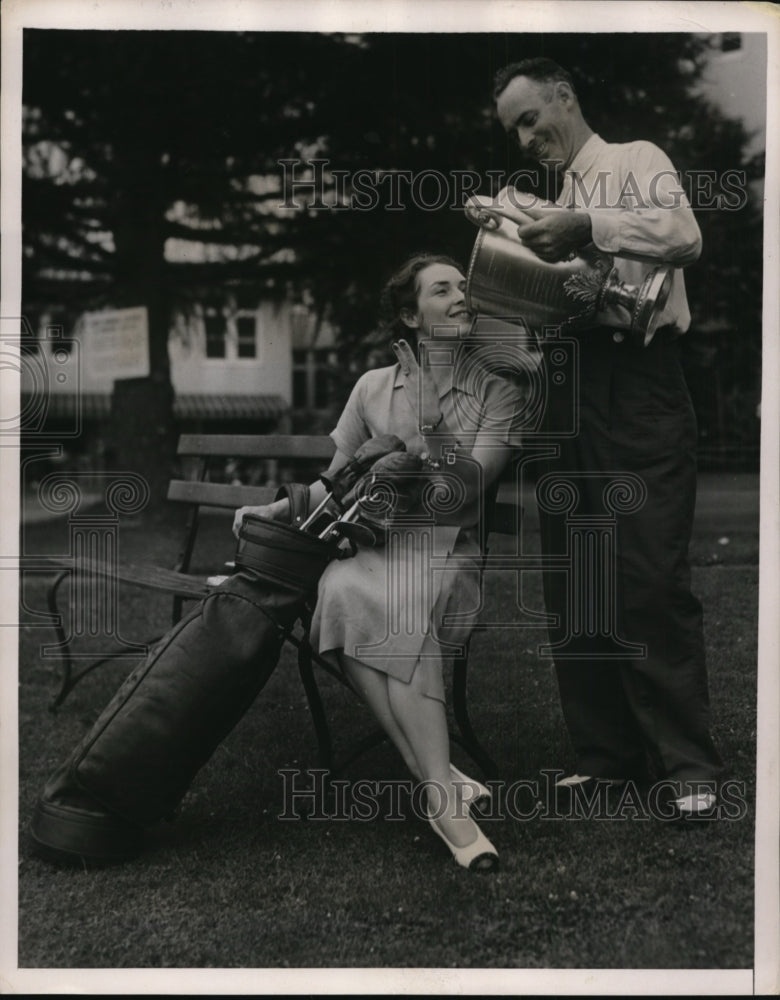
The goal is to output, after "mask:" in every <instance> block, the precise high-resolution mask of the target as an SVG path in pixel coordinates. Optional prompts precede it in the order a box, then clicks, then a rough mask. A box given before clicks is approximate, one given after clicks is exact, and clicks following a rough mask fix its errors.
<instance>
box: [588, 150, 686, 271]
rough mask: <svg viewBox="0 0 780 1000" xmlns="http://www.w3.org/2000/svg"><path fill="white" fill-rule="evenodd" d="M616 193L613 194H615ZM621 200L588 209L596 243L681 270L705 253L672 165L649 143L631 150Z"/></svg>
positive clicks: (621, 179) (622, 173) (622, 174)
mask: <svg viewBox="0 0 780 1000" xmlns="http://www.w3.org/2000/svg"><path fill="white" fill-rule="evenodd" d="M613 190H614V189H613ZM617 195H618V198H619V200H620V202H621V203H622V204H621V205H620V206H619V207H618V206H614V207H613V203H612V198H610V199H609V203H608V204H607V206H604V207H601V206H599V205H596V206H594V207H592V208H589V209H587V212H588V215H589V216H590V220H591V227H592V234H593V242H594V243H595V244H596V246H597V247H598V248H599V249H600V250H604V251H606V252H607V253H612V254H616V255H620V256H626V255H637V256H639V257H652V258H654V259H657V260H662V261H667V262H669V263H672V264H677V265H678V266H683V265H686V264H692V263H693V262H694V261H696V260H698V257H699V254H700V253H701V231H700V229H699V225H698V223H697V222H696V219H695V217H694V214H693V211H692V209H691V206H690V204H689V202H688V199H687V198H686V196H685V192H684V191H683V189H682V186H681V184H680V182H679V179H678V177H677V173H676V171H675V169H674V167H673V165H672V162H671V160H670V159H669V157H668V156H666V154H665V153H664V152H663V151H662V150H660V149H659V148H658V147H657V146H654V145H653V144H652V143H650V142H634V143H631V144H630V153H629V155H628V157H627V160H626V164H625V166H624V169H622V170H620V171H619V189H618V191H617Z"/></svg>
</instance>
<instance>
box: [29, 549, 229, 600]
mask: <svg viewBox="0 0 780 1000" xmlns="http://www.w3.org/2000/svg"><path fill="white" fill-rule="evenodd" d="M20 568H21V569H22V570H33V571H37V572H52V573H56V572H60V571H62V570H74V571H78V572H79V573H90V574H92V575H94V576H104V577H113V578H114V579H116V580H119V581H120V582H122V583H132V584H135V585H136V586H139V587H147V588H148V589H150V590H161V591H163V592H164V593H166V594H176V595H177V596H179V597H193V598H199V597H205V596H206V594H208V592H209V591H210V590H211V588H210V587H209V585H208V584H207V583H206V578H205V577H202V576H201V577H198V576H189V575H188V574H186V573H177V572H175V571H174V570H172V569H164V568H163V567H162V566H151V565H147V564H141V563H120V564H119V565H118V566H117V565H113V564H112V565H108V564H106V563H102V562H94V561H92V560H89V559H74V558H72V557H71V556H29V557H25V558H23V559H22V560H20Z"/></svg>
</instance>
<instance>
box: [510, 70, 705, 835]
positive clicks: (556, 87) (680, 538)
mask: <svg viewBox="0 0 780 1000" xmlns="http://www.w3.org/2000/svg"><path fill="white" fill-rule="evenodd" d="M494 98H495V100H496V107H497V112H498V117H499V119H500V121H501V124H502V125H503V126H504V128H505V129H506V131H507V132H508V133H510V134H511V135H512V136H514V137H516V139H517V141H518V143H519V145H520V148H521V149H522V150H523V151H524V153H526V154H527V155H529V156H531V157H532V158H533V159H535V160H536V161H537V162H538V163H540V164H542V165H543V166H545V167H547V168H551V169H553V170H556V171H560V172H561V173H563V178H562V185H561V189H560V193H559V195H558V197H557V199H556V201H557V204H558V205H559V206H561V208H558V209H555V208H554V209H548V210H546V211H532V213H531V214H532V217H533V219H534V221H529V222H528V223H527V224H522V225H520V226H519V227H518V233H519V235H520V238H521V239H522V241H523V243H524V244H525V245H526V246H528V247H529V248H530V249H531V250H533V251H534V252H535V253H536V254H537V255H538V256H539V257H541V258H542V259H544V260H547V261H557V260H563V259H565V258H566V257H568V255H569V254H570V253H572V252H579V251H580V249H581V248H583V247H585V246H587V245H589V244H594V245H595V247H597V248H598V249H599V250H602V251H605V252H607V253H609V254H614V255H615V258H616V259H615V265H616V267H617V268H618V273H619V276H620V277H621V279H623V280H624V281H626V282H628V283H630V284H634V283H638V282H641V280H642V278H644V277H645V276H646V274H647V273H648V271H649V269H650V268H651V267H654V266H657V264H658V263H659V262H661V261H664V262H667V263H672V264H675V265H677V266H678V269H676V270H675V271H674V272H673V279H672V286H671V291H670V294H669V297H668V300H667V302H666V305H665V306H664V308H663V311H662V313H661V317H660V320H659V323H658V328H657V330H656V333H655V335H654V337H653V338H652V340H651V341H650V343H649V344H648V345H647V346H643V345H641V344H638V343H636V342H634V341H633V340H632V339H631V338H629V337H628V336H627V335H626V334H624V333H623V332H622V331H621V330H620V329H618V328H619V327H621V326H622V327H623V328H626V329H627V328H628V326H629V319H630V318H629V316H628V313H627V312H626V311H623V310H622V307H614V308H612V309H611V310H610V313H605V314H600V317H599V318H600V319H603V320H604V322H605V325H603V326H600V327H597V328H595V329H591V330H586V331H583V332H582V333H581V334H579V335H578V340H579V343H578V348H579V352H578V353H579V368H578V385H579V399H578V403H577V404H576V405H577V413H576V416H577V426H578V432H577V433H576V434H575V435H574V436H572V437H568V438H566V437H565V436H562V438H561V443H560V445H559V454H558V455H557V456H556V457H555V458H554V459H550V460H548V461H546V463H545V464H544V467H543V469H542V475H541V476H540V480H539V486H540V488H541V485H542V482H543V481H544V482H546V483H547V484H548V485H550V486H551V488H552V487H554V486H555V484H556V483H557V484H558V485H561V484H564V486H565V488H566V489H568V491H569V492H568V494H567V495H568V496H570V498H571V503H570V506H569V507H568V508H567V510H566V511H563V512H562V511H561V510H560V509H559V507H556V505H555V504H550V503H547V504H545V503H543V502H542V500H543V498H542V497H541V496H540V497H539V499H540V503H539V508H540V523H541V531H542V545H543V552H544V553H545V555H562V554H566V553H567V552H569V547H570V544H571V535H570V534H569V533H568V530H569V528H568V524H567V518H568V516H569V515H570V514H572V512H574V513H576V516H577V518H578V519H579V523H587V522H588V520H589V519H590V521H591V523H592V524H594V525H597V524H599V523H601V524H603V523H605V522H604V518H605V515H607V516H608V517H611V518H612V523H613V524H614V535H613V538H614V550H613V549H609V546H608V547H607V549H606V550H603V551H596V552H591V553H590V554H588V553H585V555H584V556H582V558H584V559H585V562H587V561H588V560H589V559H590V561H591V563H592V562H593V561H594V560H596V561H598V560H599V559H600V560H602V562H603V567H602V571H601V575H599V571H598V567H597V568H596V571H594V569H593V566H590V567H586V572H584V573H583V574H582V576H581V577H580V578H578V579H572V576H573V574H571V573H568V574H567V573H562V572H560V571H554V570H548V571H546V572H545V580H544V586H545V602H546V604H547V610H548V613H550V614H551V615H553V616H554V617H555V618H556V620H557V624H556V625H554V626H553V627H552V628H551V635H550V638H551V645H552V649H553V657H554V659H555V664H556V672H557V676H558V686H559V691H560V696H561V705H562V709H563V714H564V718H565V721H566V725H567V727H568V730H569V734H570V736H571V739H572V743H573V745H574V749H575V753H576V758H577V772H578V773H577V774H575V775H571V776H570V777H567V778H564V779H562V780H561V781H560V782H559V783H558V786H559V788H561V789H571V788H574V787H575V786H577V785H584V784H586V783H587V784H593V783H594V782H595V781H597V780H607V781H610V782H622V781H625V780H626V779H639V780H642V779H643V778H644V776H645V762H646V753H649V755H650V757H651V759H652V760H653V763H654V765H655V769H656V770H657V771H658V773H659V775H660V776H662V777H664V778H665V779H669V781H670V782H671V785H670V787H672V788H673V789H674V792H673V796H674V801H675V807H676V809H677V810H678V811H679V813H680V814H682V815H690V814H701V813H703V812H707V811H710V810H712V809H713V807H714V805H715V802H716V790H717V779H718V777H719V775H720V774H721V772H722V765H721V761H720V759H719V756H718V753H717V751H716V749H715V746H714V744H713V741H712V738H711V736H710V727H709V704H708V692H707V675H706V666H705V660H704V640H703V633H702V614H701V605H700V604H699V602H698V601H697V600H696V598H695V597H694V596H693V595H692V594H691V591H690V570H689V567H688V561H687V554H688V544H689V541H690V537H691V530H692V524H693V512H694V505H695V498H696V467H695V446H696V421H695V417H694V413H693V409H692V406H691V401H690V396H689V394H688V390H687V387H686V385H685V381H684V378H683V375H682V371H681V367H680V362H679V357H678V343H677V342H678V338H679V336H680V335H681V334H683V333H685V331H686V330H687V329H688V326H689V324H690V312H689V310H688V303H687V299H686V295H685V284H684V280H683V275H682V271H681V270H679V267H680V266H684V265H686V264H690V263H692V262H693V261H695V260H696V259H697V258H698V256H699V253H700V251H701V234H700V232H699V227H698V225H697V223H696V220H695V218H694V216H693V212H692V211H691V208H690V206H689V205H688V203H687V201H686V199H685V196H684V194H683V192H682V190H681V189H680V184H679V180H678V178H677V175H676V173H675V170H674V167H673V166H672V164H671V162H670V161H669V159H668V157H667V156H666V155H665V154H664V153H663V152H662V151H661V150H660V149H658V148H657V147H656V146H654V145H653V144H652V143H649V142H645V141H639V142H630V143H623V144H615V143H607V142H605V141H604V140H603V139H601V138H600V137H599V136H598V135H596V134H595V133H594V132H593V130H592V129H591V128H590V127H589V125H588V123H587V122H586V120H585V118H584V117H583V115H582V111H581V109H580V105H579V101H578V99H577V95H576V93H575V90H574V86H573V83H572V79H571V77H570V75H569V74H568V73H567V72H566V71H565V70H564V69H562V68H561V67H560V66H558V65H557V64H556V63H554V62H552V61H551V60H549V59H527V60H524V61H523V62H519V63H513V64H511V65H509V66H507V67H505V68H504V69H502V70H500V71H499V73H498V74H497V75H496V80H495V89H494ZM562 209H568V211H564V210H562ZM607 324H608V325H607ZM557 406H558V404H557V403H556V402H554V401H553V400H552V399H551V400H550V401H548V412H547V414H546V430H548V431H551V432H555V430H556V427H557V428H560V427H562V426H564V423H563V421H565V420H566V419H567V416H569V419H570V415H567V414H563V413H562V412H557ZM610 490H612V492H611V493H610V492H609V491H610ZM621 490H622V494H621ZM621 497H622V499H621ZM605 505H606V507H607V508H609V509H605ZM605 574H606V575H605ZM598 580H601V581H602V584H603V586H602V585H598V586H597V584H596V581H598ZM583 581H584V582H583ZM597 590H598V593H596V591H597ZM589 617H591V618H592V619H594V620H595V619H596V618H598V620H599V622H601V624H602V625H603V624H604V622H605V621H606V620H607V619H608V621H609V629H607V630H605V629H604V628H602V629H599V628H598V627H596V628H591V629H588V628H581V627H578V623H579V625H581V624H582V621H583V620H586V621H587V619H588V618H589ZM605 632H608V633H609V634H605ZM575 633H576V635H575Z"/></svg>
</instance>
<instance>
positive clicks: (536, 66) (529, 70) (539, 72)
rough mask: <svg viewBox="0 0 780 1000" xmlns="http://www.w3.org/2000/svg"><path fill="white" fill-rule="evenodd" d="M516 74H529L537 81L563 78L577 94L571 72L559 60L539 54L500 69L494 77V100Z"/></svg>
mask: <svg viewBox="0 0 780 1000" xmlns="http://www.w3.org/2000/svg"><path fill="white" fill-rule="evenodd" d="M516 76H527V77H528V79H529V80H534V81H535V82H536V83H556V82H557V81H559V80H561V81H562V82H563V83H568V85H569V86H570V87H571V89H572V92H573V93H574V96H575V97H576V96H577V91H576V90H575V88H574V81H573V80H572V78H571V74H570V73H569V72H568V71H567V70H565V69H564V68H563V67H562V66H559V65H558V63H557V62H553V60H552V59H545V58H544V56H539V57H537V58H535V59H521V60H520V62H513V63H510V64H509V65H508V66H504V67H503V68H502V69H500V70H499V71H498V72H497V73H496V75H495V77H494V78H493V100H494V101H495V100H497V99H498V97H499V96H500V95H501V94H502V93H503V92H504V91H505V90H506V88H507V87H508V86H509V84H510V83H511V81H512V80H514V78H515V77H516Z"/></svg>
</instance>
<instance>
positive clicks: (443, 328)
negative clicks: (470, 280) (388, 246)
mask: <svg viewBox="0 0 780 1000" xmlns="http://www.w3.org/2000/svg"><path fill="white" fill-rule="evenodd" d="M417 287H418V289H419V291H418V293H417V310H416V312H412V311H411V310H410V309H404V310H402V312H401V318H402V319H403V321H404V323H406V325H407V326H408V327H409V328H410V329H413V330H416V331H417V336H418V337H437V338H439V337H444V338H449V339H451V340H462V339H463V338H465V337H467V336H468V334H469V331H470V330H471V314H470V313H469V312H468V310H467V309H466V298H465V294H464V293H465V290H466V279H465V278H464V277H463V275H462V274H461V273H460V271H459V270H458V268H457V267H453V266H452V265H451V264H429V265H428V266H427V267H425V268H423V269H422V271H419V272H418V274H417Z"/></svg>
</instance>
